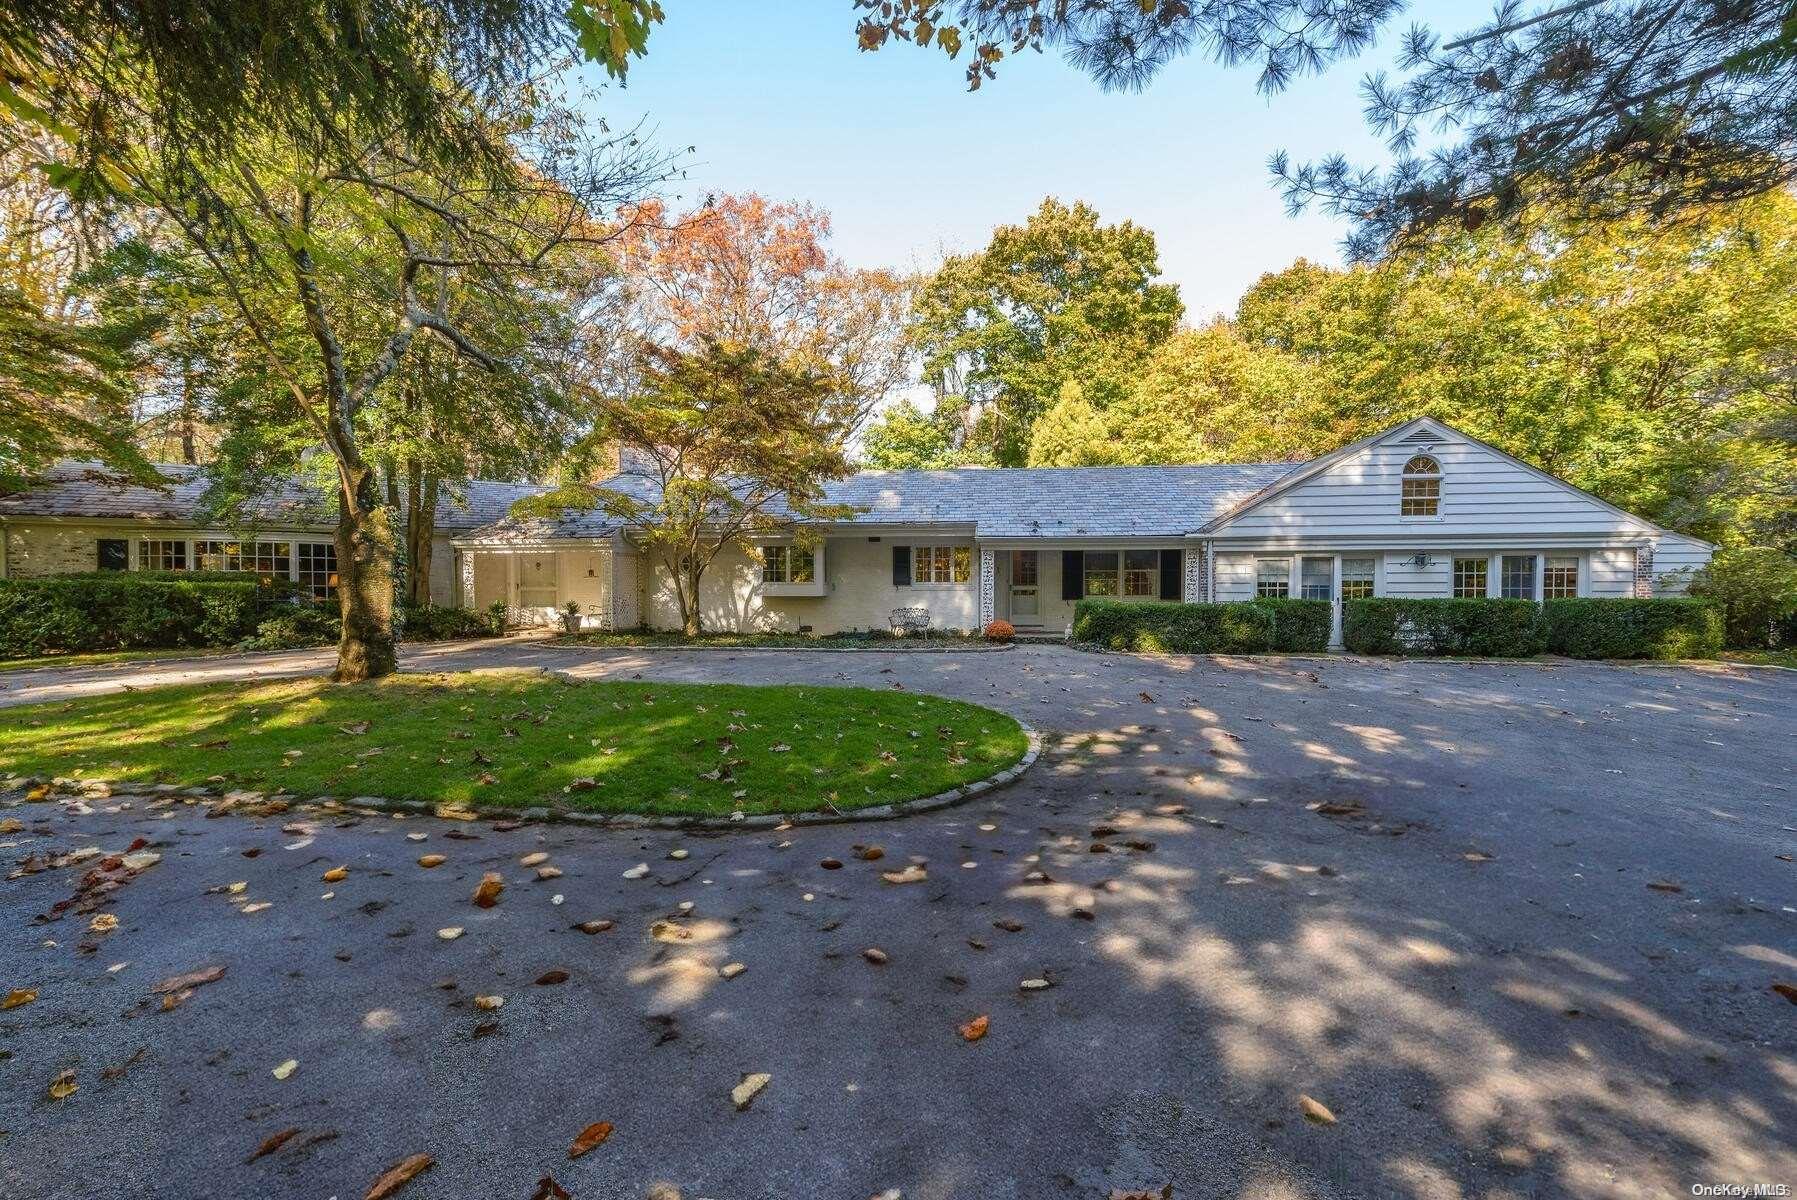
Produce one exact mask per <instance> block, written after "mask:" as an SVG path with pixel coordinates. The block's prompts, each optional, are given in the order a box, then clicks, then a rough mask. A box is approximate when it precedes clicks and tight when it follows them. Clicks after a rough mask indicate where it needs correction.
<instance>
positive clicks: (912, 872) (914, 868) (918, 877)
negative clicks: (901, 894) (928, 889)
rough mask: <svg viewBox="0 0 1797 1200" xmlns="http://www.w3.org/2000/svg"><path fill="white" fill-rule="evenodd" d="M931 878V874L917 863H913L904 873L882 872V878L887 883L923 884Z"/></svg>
mask: <svg viewBox="0 0 1797 1200" xmlns="http://www.w3.org/2000/svg"><path fill="white" fill-rule="evenodd" d="M929 877H930V873H929V872H928V871H926V870H925V869H924V868H923V867H922V866H920V865H918V864H917V863H912V864H911V865H910V866H908V867H906V868H905V869H904V870H902V871H882V872H880V878H881V879H884V880H885V881H886V882H887V883H922V882H923V881H924V880H926V879H928V878H929Z"/></svg>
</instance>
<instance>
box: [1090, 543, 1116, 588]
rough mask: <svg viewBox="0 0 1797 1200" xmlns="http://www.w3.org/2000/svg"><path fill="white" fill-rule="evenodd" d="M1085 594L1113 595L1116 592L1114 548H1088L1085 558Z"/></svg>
mask: <svg viewBox="0 0 1797 1200" xmlns="http://www.w3.org/2000/svg"><path fill="white" fill-rule="evenodd" d="M1085 570H1086V595H1088V596H1115V595H1116V594H1117V585H1118V580H1117V552H1116V551H1115V550H1088V551H1086V559H1085Z"/></svg>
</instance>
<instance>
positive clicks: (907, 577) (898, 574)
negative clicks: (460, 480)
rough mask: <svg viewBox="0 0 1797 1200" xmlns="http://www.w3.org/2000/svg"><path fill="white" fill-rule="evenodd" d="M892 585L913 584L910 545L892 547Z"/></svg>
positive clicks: (907, 585)
mask: <svg viewBox="0 0 1797 1200" xmlns="http://www.w3.org/2000/svg"><path fill="white" fill-rule="evenodd" d="M892 586H893V587H910V586H911V547H909V546H894V547H893V548H892Z"/></svg>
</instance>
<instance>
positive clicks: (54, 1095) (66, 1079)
mask: <svg viewBox="0 0 1797 1200" xmlns="http://www.w3.org/2000/svg"><path fill="white" fill-rule="evenodd" d="M80 1087H81V1085H80V1084H78V1083H76V1082H75V1072H74V1070H73V1069H70V1070H67V1071H64V1072H62V1074H60V1075H58V1076H57V1077H56V1078H55V1079H52V1080H51V1081H50V1090H49V1093H48V1094H49V1097H50V1099H52V1100H67V1099H68V1098H69V1097H70V1096H73V1095H74V1094H75V1093H76V1092H77V1091H78V1090H79V1089H80Z"/></svg>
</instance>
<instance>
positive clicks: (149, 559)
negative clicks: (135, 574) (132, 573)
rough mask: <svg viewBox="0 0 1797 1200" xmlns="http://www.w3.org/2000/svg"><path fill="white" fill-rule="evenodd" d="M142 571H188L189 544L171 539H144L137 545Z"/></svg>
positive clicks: (138, 564)
mask: <svg viewBox="0 0 1797 1200" xmlns="http://www.w3.org/2000/svg"><path fill="white" fill-rule="evenodd" d="M137 569H138V570H140V571H185V570H187V542H186V541H185V540H181V541H177V540H174V539H170V538H144V539H143V540H141V541H139V542H138V543H137Z"/></svg>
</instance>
